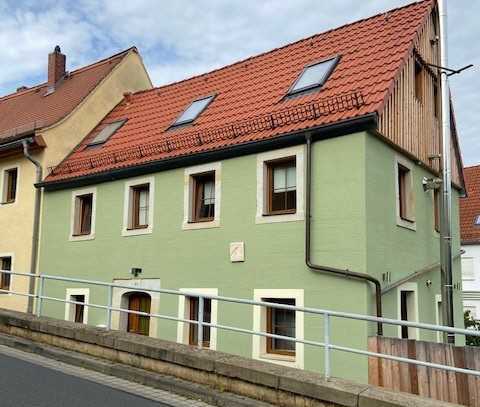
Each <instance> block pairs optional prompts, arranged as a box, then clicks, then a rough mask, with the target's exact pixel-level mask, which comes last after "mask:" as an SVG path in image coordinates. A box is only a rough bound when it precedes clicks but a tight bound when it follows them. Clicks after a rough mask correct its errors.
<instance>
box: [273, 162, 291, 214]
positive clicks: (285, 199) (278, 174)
mask: <svg viewBox="0 0 480 407" xmlns="http://www.w3.org/2000/svg"><path fill="white" fill-rule="evenodd" d="M267 165H268V170H269V171H270V176H269V182H270V183H271V184H270V185H269V187H268V191H269V194H270V197H269V212H271V213H274V212H282V211H295V209H296V205H297V193H296V189H297V185H296V184H297V175H296V165H295V159H293V160H292V159H289V160H288V161H285V160H282V161H280V162H271V163H268V164H267Z"/></svg>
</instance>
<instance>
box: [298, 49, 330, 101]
mask: <svg viewBox="0 0 480 407" xmlns="http://www.w3.org/2000/svg"><path fill="white" fill-rule="evenodd" d="M336 63H337V58H332V59H329V60H328V61H324V62H320V63H318V64H315V65H311V66H309V67H307V68H305V70H304V71H303V72H302V74H301V75H300V77H299V78H298V80H297V82H296V83H295V85H294V86H293V87H292V89H291V90H290V93H294V92H299V91H301V90H304V89H308V88H312V87H315V86H321V85H323V84H324V83H325V81H326V80H327V79H328V76H327V75H328V74H329V73H330V72H331V70H332V69H333V67H334V66H335V64H336Z"/></svg>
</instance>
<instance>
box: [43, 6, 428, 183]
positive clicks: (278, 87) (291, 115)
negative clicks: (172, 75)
mask: <svg viewBox="0 0 480 407" xmlns="http://www.w3.org/2000/svg"><path fill="white" fill-rule="evenodd" d="M434 4H435V1H434V0H426V1H420V2H417V3H414V4H411V5H408V6H405V7H402V8H398V9H395V10H392V11H390V12H388V13H384V14H380V15H377V16H374V17H371V18H368V19H365V20H361V21H358V22H355V23H352V24H348V25H346V26H343V27H340V28H337V29H334V30H330V31H327V32H325V33H322V34H317V35H314V36H312V37H310V38H306V39H303V40H300V41H298V42H295V43H292V44H289V45H286V46H284V47H282V48H278V49H275V50H273V51H270V52H267V53H264V54H261V55H258V56H255V57H252V58H249V59H246V60H244V61H241V62H237V63H234V64H232V65H229V66H226V67H224V68H221V69H218V70H215V71H212V72H210V73H206V74H203V75H199V76H196V77H193V78H190V79H187V80H183V81H180V82H177V83H173V84H170V85H166V86H162V87H159V88H156V89H152V90H149V91H144V92H138V93H135V94H133V95H132V96H131V97H130V98H129V100H124V101H123V102H122V103H120V104H119V105H118V106H117V107H116V108H115V109H113V111H112V112H111V113H110V114H108V115H107V116H106V117H105V119H104V120H103V121H102V122H101V123H100V125H99V126H98V127H97V128H96V129H94V130H93V132H92V133H91V134H90V135H89V136H88V137H87V138H86V139H85V140H84V141H83V143H81V145H79V146H78V147H77V149H76V150H75V151H74V152H73V153H72V154H71V155H70V156H69V157H68V158H67V159H66V160H65V161H64V162H63V163H61V164H60V165H59V166H58V167H57V168H56V169H55V170H54V171H53V172H52V173H51V174H50V175H49V176H48V177H47V179H46V181H47V182H50V181H58V180H65V179H68V178H75V177H80V176H85V175H90V174H98V173H102V172H108V171H109V170H113V169H119V168H125V167H130V166H135V165H139V164H142V163H147V162H153V161H158V160H164V159H169V158H173V157H179V156H186V155H192V154H195V153H200V152H205V151H211V150H215V149H221V148H225V147H229V146H233V145H238V144H242V143H248V142H252V141H260V140H265V139H269V138H274V137H276V136H279V135H282V134H286V133H290V132H294V131H299V130H303V129H307V128H311V127H315V126H319V125H328V124H331V123H335V122H339V121H343V120H347V119H352V118H355V117H360V116H364V115H366V114H369V113H374V112H379V111H380V110H381V109H382V107H383V104H384V101H385V100H386V99H387V97H388V94H389V91H390V90H391V89H392V87H393V83H394V79H395V77H396V75H397V74H398V72H399V70H400V68H401V67H402V64H403V63H404V62H405V60H406V59H407V58H408V56H409V53H410V51H411V50H412V49H413V45H414V39H415V38H416V36H417V33H418V31H419V29H420V28H421V27H422V25H423V23H424V22H425V20H426V18H427V17H428V15H429V13H430V11H431V9H432V7H433V6H434ZM334 55H340V56H341V59H340V62H339V64H338V65H337V67H336V68H335V70H334V71H333V74H332V75H331V77H330V78H329V79H328V80H327V82H326V84H325V85H324V86H323V88H322V89H321V90H320V91H318V90H317V91H313V92H310V93H306V94H303V95H299V96H297V97H291V98H286V97H285V95H286V92H287V91H288V89H289V88H290V86H291V85H292V83H293V82H294V81H295V79H296V78H297V77H298V75H299V74H300V73H301V72H302V70H303V68H304V67H305V66H306V65H308V64H311V63H312V62H315V61H320V60H322V59H325V58H327V57H331V56H334ZM211 94H215V95H216V97H215V99H214V100H213V102H212V103H211V104H210V105H209V106H208V107H207V108H206V109H205V111H204V112H202V114H201V115H200V116H199V117H198V119H197V120H196V121H195V122H194V123H193V124H192V125H189V126H184V127H179V128H175V129H169V127H170V126H171V124H172V123H173V122H174V120H175V119H176V118H177V117H178V116H179V114H180V113H181V112H182V111H183V110H184V109H185V108H186V107H187V106H188V105H189V103H190V102H192V101H193V100H195V99H198V98H201V97H203V96H207V95H211ZM120 119H127V122H126V123H125V125H124V126H123V127H122V128H121V129H120V130H119V131H117V132H116V133H115V134H114V135H113V136H112V137H111V138H110V139H109V140H108V141H107V143H106V144H105V145H103V146H102V147H99V148H95V149H92V148H89V149H85V146H86V145H87V144H88V143H89V142H90V140H92V139H93V138H94V137H95V135H96V134H98V132H99V131H101V129H102V128H103V127H104V126H105V125H106V124H108V123H111V122H113V121H116V120H120Z"/></svg>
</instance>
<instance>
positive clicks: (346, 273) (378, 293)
mask: <svg viewBox="0 0 480 407" xmlns="http://www.w3.org/2000/svg"><path fill="white" fill-rule="evenodd" d="M305 138H306V142H307V157H306V196H305V198H306V202H305V217H306V219H305V264H306V265H307V266H308V267H309V268H310V269H312V270H315V271H319V272H322V273H330V274H334V275H338V276H342V277H345V278H356V279H360V280H364V281H366V282H367V281H368V282H370V283H372V284H374V285H375V303H376V315H377V317H379V318H381V317H382V287H381V285H380V281H378V280H377V279H376V278H375V277H372V276H370V275H368V274H365V273H357V272H354V271H350V270H348V269H345V270H344V269H338V268H335V267H329V266H322V265H319V264H314V263H312V260H311V233H312V232H311V199H312V198H311V195H312V194H311V190H312V138H311V135H310V134H308V133H307V135H306V136H305ZM377 335H378V336H383V326H382V323H381V322H377Z"/></svg>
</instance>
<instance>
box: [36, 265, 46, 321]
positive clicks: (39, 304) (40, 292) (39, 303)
mask: <svg viewBox="0 0 480 407" xmlns="http://www.w3.org/2000/svg"><path fill="white" fill-rule="evenodd" d="M39 278H40V284H39V285H38V295H37V317H40V316H42V302H43V298H42V297H43V290H44V284H45V278H44V277H43V276H42V275H41V274H40V276H39Z"/></svg>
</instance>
